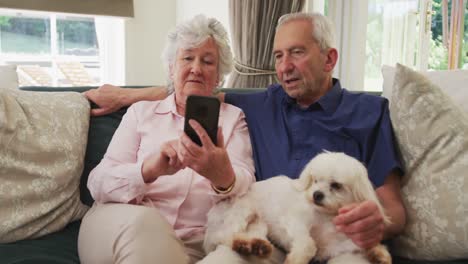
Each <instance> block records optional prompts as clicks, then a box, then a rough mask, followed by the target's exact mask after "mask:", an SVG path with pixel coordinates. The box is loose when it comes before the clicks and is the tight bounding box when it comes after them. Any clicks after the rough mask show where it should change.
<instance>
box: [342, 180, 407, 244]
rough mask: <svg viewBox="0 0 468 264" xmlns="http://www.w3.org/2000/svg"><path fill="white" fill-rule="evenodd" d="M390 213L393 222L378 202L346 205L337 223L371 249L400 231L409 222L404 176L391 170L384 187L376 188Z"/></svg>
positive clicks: (357, 241)
mask: <svg viewBox="0 0 468 264" xmlns="http://www.w3.org/2000/svg"><path fill="white" fill-rule="evenodd" d="M376 192H377V196H378V198H379V200H380V201H381V203H382V206H383V208H384V211H385V213H386V215H387V216H388V217H389V218H390V221H391V223H390V224H388V225H386V224H385V223H384V219H383V216H382V215H381V214H380V212H379V210H378V207H377V205H376V204H375V203H374V202H371V201H366V202H363V203H360V204H353V205H350V206H345V207H343V208H341V209H340V210H339V215H338V216H337V217H335V219H334V223H335V225H336V226H337V229H338V230H339V231H342V232H343V233H345V234H346V235H347V236H348V237H349V238H350V239H352V240H353V242H354V243H355V244H356V245H358V246H360V247H362V248H370V247H373V246H375V245H376V244H377V243H380V241H381V240H383V239H388V238H391V237H393V236H394V235H396V234H398V233H400V232H401V231H402V230H403V228H404V226H405V224H406V213H405V209H404V206H403V202H402V200H401V193H400V175H398V173H396V172H392V173H390V175H389V176H387V178H386V179H385V182H384V184H383V185H382V186H380V187H379V188H377V189H376Z"/></svg>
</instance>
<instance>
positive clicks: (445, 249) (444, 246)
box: [390, 65, 468, 260]
mask: <svg viewBox="0 0 468 264" xmlns="http://www.w3.org/2000/svg"><path fill="white" fill-rule="evenodd" d="M390 116H391V119H392V124H393V126H394V130H395V135H396V138H397V142H398V146H399V149H400V152H401V157H402V161H403V165H404V167H405V171H406V175H405V176H404V178H403V187H402V197H403V201H404V204H405V207H406V210H407V225H406V227H405V229H404V232H403V233H402V234H401V235H400V236H398V237H397V238H396V239H394V240H393V243H394V247H393V250H394V252H393V253H394V254H396V255H398V256H402V257H406V258H409V259H425V260H444V259H457V258H468V247H467V245H468V236H467V234H468V179H467V178H466V175H467V173H468V137H467V136H466V135H467V133H468V116H467V114H466V113H465V112H463V111H462V110H461V109H460V108H458V106H457V105H456V104H455V103H454V102H453V101H452V100H451V99H450V98H449V96H447V95H446V94H445V93H444V92H442V91H441V89H440V88H439V87H438V86H436V85H435V84H433V83H431V82H430V81H429V80H428V78H427V77H425V76H424V75H422V74H420V73H417V72H415V71H413V70H411V69H409V68H406V67H404V66H401V65H398V66H397V69H396V75H395V81H394V85H393V89H392V97H391V104H390Z"/></svg>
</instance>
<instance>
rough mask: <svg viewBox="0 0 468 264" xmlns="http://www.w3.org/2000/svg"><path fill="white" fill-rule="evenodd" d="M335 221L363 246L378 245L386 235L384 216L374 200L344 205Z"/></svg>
mask: <svg viewBox="0 0 468 264" xmlns="http://www.w3.org/2000/svg"><path fill="white" fill-rule="evenodd" d="M333 223H334V224H335V226H336V228H337V230H338V231H341V232H343V233H345V234H346V235H347V236H348V237H349V238H350V239H351V240H352V241H353V242H354V244H356V245H357V246H359V247H361V248H371V247H373V246H376V245H377V244H378V243H380V241H382V239H383V237H384V230H385V224H384V218H383V216H382V214H381V213H380V211H379V209H378V207H377V205H376V204H375V203H374V202H372V201H365V202H362V203H359V204H350V205H347V206H343V207H342V208H340V210H339V211H338V216H336V217H335V218H334V219H333Z"/></svg>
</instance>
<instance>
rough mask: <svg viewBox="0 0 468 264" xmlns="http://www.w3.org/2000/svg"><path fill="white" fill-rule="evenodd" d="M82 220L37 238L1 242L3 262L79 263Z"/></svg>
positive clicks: (7, 263)
mask: <svg viewBox="0 0 468 264" xmlns="http://www.w3.org/2000/svg"><path fill="white" fill-rule="evenodd" d="M79 228H80V221H75V222H72V223H70V224H69V225H67V226H66V227H65V228H64V229H63V230H60V231H59V232H56V233H52V234H49V235H46V236H43V237H40V238H37V239H32V240H22V241H17V242H14V243H9V244H0V263H2V264H58V263H63V264H79V263H80V261H79V258H78V253H77V241H78V231H79Z"/></svg>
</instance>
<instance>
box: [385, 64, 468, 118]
mask: <svg viewBox="0 0 468 264" xmlns="http://www.w3.org/2000/svg"><path fill="white" fill-rule="evenodd" d="M395 71H396V68H395V67H392V66H388V65H384V66H383V67H382V75H383V77H384V82H383V92H382V96H384V97H385V98H388V99H389V100H391V96H392V89H393V82H394V78H395ZM420 73H421V74H423V75H424V76H426V77H427V78H428V79H429V81H431V82H432V83H434V84H435V85H437V86H438V87H440V89H442V91H444V93H446V94H447V95H448V96H449V97H450V98H451V99H452V100H453V101H454V102H455V103H456V104H457V105H458V106H459V107H461V108H462V110H463V111H465V112H467V113H468V104H467V103H466V102H467V101H468V89H466V88H465V87H466V84H468V70H450V71H423V72H420Z"/></svg>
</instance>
